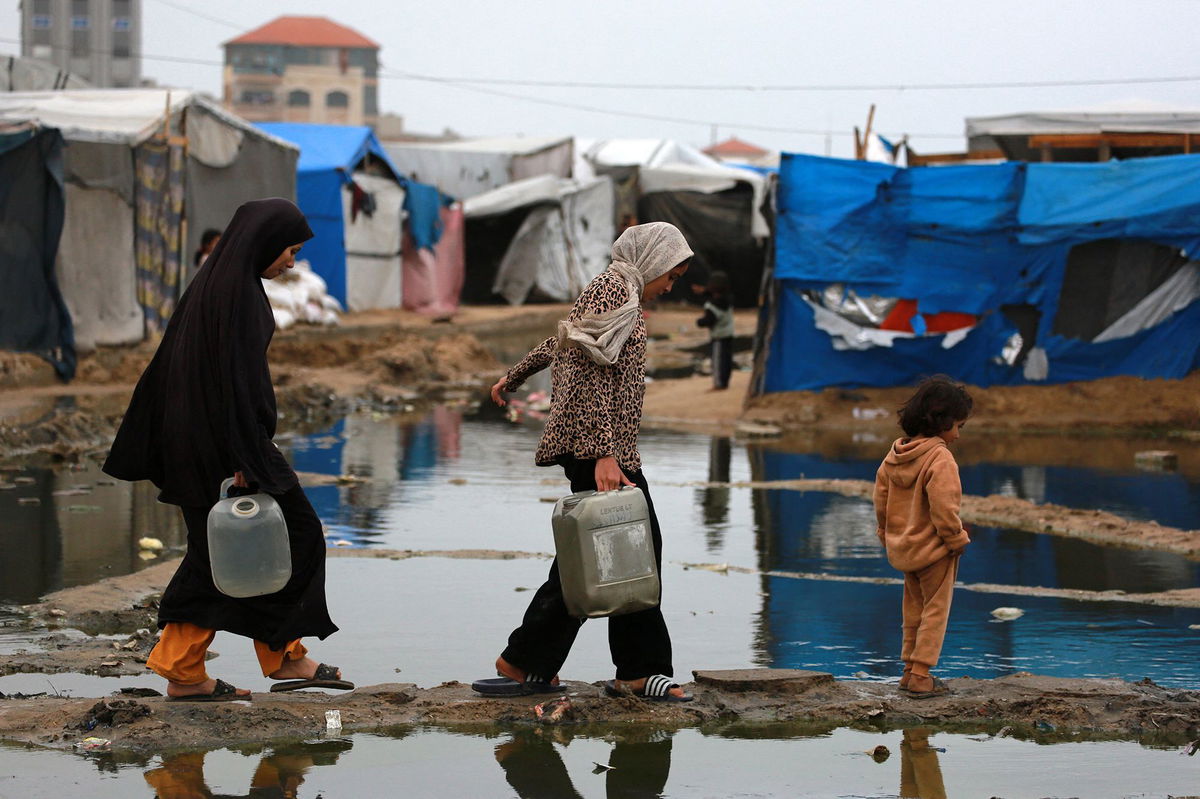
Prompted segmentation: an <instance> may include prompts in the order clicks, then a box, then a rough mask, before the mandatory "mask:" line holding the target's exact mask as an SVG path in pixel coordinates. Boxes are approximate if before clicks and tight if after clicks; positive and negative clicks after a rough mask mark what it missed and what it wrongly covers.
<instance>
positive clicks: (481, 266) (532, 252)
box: [463, 175, 613, 305]
mask: <svg viewBox="0 0 1200 799" xmlns="http://www.w3.org/2000/svg"><path fill="white" fill-rule="evenodd" d="M463 215H464V216H465V218H466V270H467V274H466V285H465V286H464V288H463V300H464V301H466V302H488V301H491V300H492V299H493V298H494V296H495V295H500V296H501V297H503V298H504V299H505V300H507V301H508V302H509V304H511V305H520V304H521V303H523V302H525V301H526V300H527V299H543V300H554V301H557V302H571V301H572V300H574V299H575V298H576V297H577V296H579V293H580V292H581V291H583V288H584V286H586V285H587V284H588V282H589V281H590V280H591V279H592V278H593V277H595V276H596V275H598V274H599V273H600V272H602V271H603V270H604V269H605V267H607V266H608V263H609V253H610V249H611V247H612V241H613V191H612V182H611V181H610V180H609V179H608V178H607V177H601V178H593V179H592V180H588V181H577V180H572V179H570V178H558V177H554V176H553V175H542V176H540V177H535V178H528V179H526V180H520V181H517V182H515V183H509V184H508V185H505V186H502V187H500V188H498V189H495V190H493V191H490V192H487V193H486V194H480V195H478V196H476V197H473V198H471V199H469V200H467V201H466V202H464V203H463Z"/></svg>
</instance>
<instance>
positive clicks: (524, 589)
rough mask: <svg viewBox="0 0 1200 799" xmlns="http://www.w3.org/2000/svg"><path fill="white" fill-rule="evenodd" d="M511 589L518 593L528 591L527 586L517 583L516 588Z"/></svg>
mask: <svg viewBox="0 0 1200 799" xmlns="http://www.w3.org/2000/svg"><path fill="white" fill-rule="evenodd" d="M513 590H514V591H516V592H518V593H520V592H521V591H528V590H529V589H528V588H526V587H525V586H523V585H518V586H517V587H516V588H514V589H513Z"/></svg>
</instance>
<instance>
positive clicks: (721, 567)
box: [683, 563, 729, 574]
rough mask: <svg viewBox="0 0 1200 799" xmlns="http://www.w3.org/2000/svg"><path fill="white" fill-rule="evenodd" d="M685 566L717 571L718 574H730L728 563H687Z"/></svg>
mask: <svg viewBox="0 0 1200 799" xmlns="http://www.w3.org/2000/svg"><path fill="white" fill-rule="evenodd" d="M683 565H684V566H685V567H687V568H690V569H703V570H704V571H706V572H716V573H717V574H729V564H728V563H685V564H683Z"/></svg>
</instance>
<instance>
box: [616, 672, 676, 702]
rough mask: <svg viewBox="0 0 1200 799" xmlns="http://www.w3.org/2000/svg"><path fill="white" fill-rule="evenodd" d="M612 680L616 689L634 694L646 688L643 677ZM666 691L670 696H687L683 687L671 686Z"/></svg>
mask: <svg viewBox="0 0 1200 799" xmlns="http://www.w3.org/2000/svg"><path fill="white" fill-rule="evenodd" d="M613 682H614V683H616V685H617V688H618V690H624V691H630V692H632V693H635V694H638V693H641V692H642V691H643V690H645V688H646V678H645V677H639V678H638V679H636V680H613ZM668 693H670V694H671V696H678V697H679V698H681V699H682V698H683V697H685V696H687V694H685V693H684V692H683V689H682V688H678V687H676V688H672V689H671V690H670V691H668Z"/></svg>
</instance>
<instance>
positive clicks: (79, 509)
mask: <svg viewBox="0 0 1200 799" xmlns="http://www.w3.org/2000/svg"><path fill="white" fill-rule="evenodd" d="M102 510H104V508H102V507H101V506H99V505H68V506H67V513H99V512H100V511H102Z"/></svg>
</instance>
